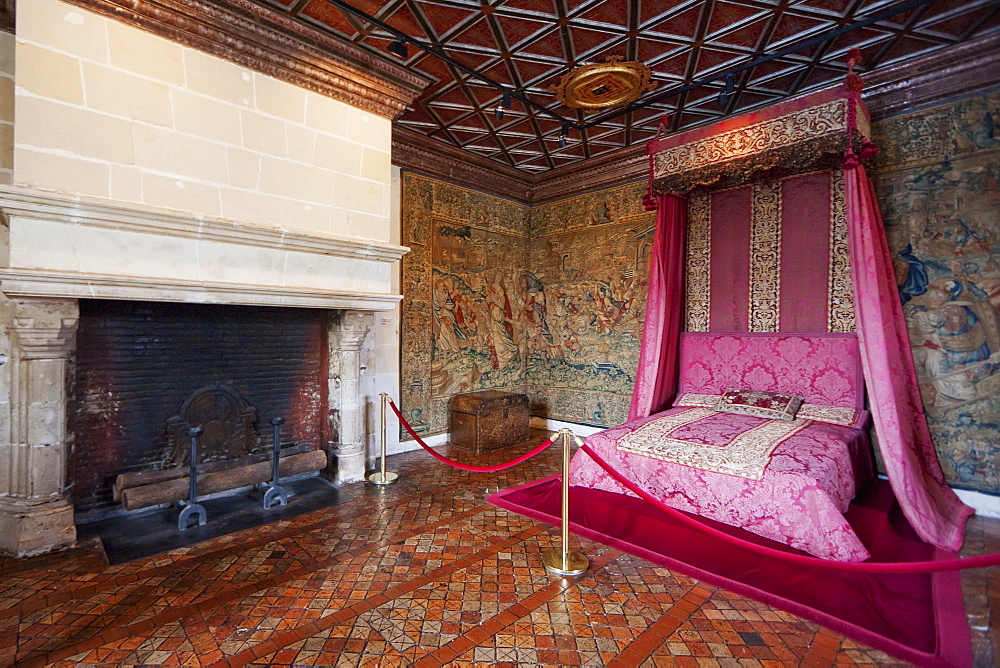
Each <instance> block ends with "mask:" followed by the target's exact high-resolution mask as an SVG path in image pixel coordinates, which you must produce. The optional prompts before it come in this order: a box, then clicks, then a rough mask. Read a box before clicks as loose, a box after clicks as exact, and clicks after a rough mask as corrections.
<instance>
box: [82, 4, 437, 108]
mask: <svg viewBox="0 0 1000 668" xmlns="http://www.w3.org/2000/svg"><path fill="white" fill-rule="evenodd" d="M65 1H66V2H68V3H69V4H72V5H77V6H79V7H83V8H84V9H88V10H91V11H94V12H97V13H98V14H101V15H103V16H107V17H110V18H113V19H116V20H118V21H121V22H123V23H127V24H130V25H133V26H136V27H138V28H142V29H143V30H146V31H148V32H151V33H153V34H155V35H158V36H160V37H164V38H166V39H169V40H171V41H174V42H177V43H179V44H183V45H185V46H188V47H191V48H194V49H198V50H199V51H203V52H205V53H209V54H211V55H214V56H217V57H219V58H224V59H226V60H229V61H232V62H234V63H237V64H239V65H242V66H244V67H248V68H250V69H252V70H255V71H257V72H260V73H261V74H265V75H267V76H272V77H274V78H276V79H281V80H282V81H287V82H289V83H292V84H295V85H297V86H301V87H303V88H306V89H309V90H312V91H315V92H317V93H320V94H321V95H325V96H327V97H331V98H333V99H336V100H340V101H341V102H345V103H347V104H350V105H352V106H354V107H357V108H359V109H363V110H365V111H369V112H371V113H373V114H377V115H379V116H382V117H384V118H389V119H394V118H396V117H397V116H399V115H400V114H401V113H402V112H403V111H404V110H405V109H406V107H407V105H408V104H410V103H411V102H413V100H414V99H416V97H417V96H418V95H419V94H420V92H421V91H422V90H423V89H424V88H425V87H426V86H427V84H428V83H429V82H428V81H427V80H426V79H424V78H423V77H421V76H418V75H416V74H414V73H412V72H410V71H407V70H404V69H402V68H399V67H396V66H395V65H393V64H392V63H391V62H389V61H388V60H383V59H381V58H378V57H376V56H374V55H372V54H371V53H369V52H367V51H364V50H362V49H359V48H357V47H355V46H353V45H351V44H350V43H348V42H342V41H340V40H336V39H334V38H332V37H330V36H328V35H324V34H322V33H320V32H318V31H315V30H312V29H310V28H308V27H307V26H305V25H302V24H299V23H297V22H295V21H292V20H290V19H288V18H286V17H284V16H281V15H280V14H278V13H276V12H274V11H271V10H268V9H267V8H265V7H261V6H259V5H256V4H254V3H251V2H247V0H224V1H221V0H220V1H219V2H215V3H210V2H205V1H203V0H65Z"/></svg>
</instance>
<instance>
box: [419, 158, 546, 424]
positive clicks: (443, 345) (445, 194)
mask: <svg viewBox="0 0 1000 668" xmlns="http://www.w3.org/2000/svg"><path fill="white" fill-rule="evenodd" d="M403 202H404V205H403V244H404V245H406V246H409V247H410V248H411V250H410V253H408V254H407V255H406V256H405V258H404V260H403V295H404V301H403V332H404V333H403V345H402V355H403V364H402V376H403V377H402V387H401V397H400V407H401V410H403V411H404V414H405V415H406V416H407V420H408V421H409V422H410V424H411V425H412V426H413V427H414V429H415V430H416V431H417V432H418V433H421V434H425V435H429V434H435V433H440V432H443V431H447V430H448V417H449V413H448V411H449V408H448V404H449V400H450V398H451V397H452V395H455V394H460V393H464V392H476V391H479V390H492V389H496V390H507V391H511V392H523V391H524V351H525V350H526V341H525V331H526V329H525V324H524V313H525V306H524V304H523V301H524V295H525V290H524V289H523V286H524V283H525V279H524V276H523V271H524V269H523V268H524V266H525V263H526V261H527V238H526V236H525V231H526V226H525V221H526V216H527V207H525V206H523V205H520V204H516V203H514V202H511V201H509V200H504V199H502V198H499V197H494V196H491V195H485V194H483V193H478V192H475V191H472V190H467V189H465V188H459V187H456V186H452V185H449V184H446V183H442V182H440V181H435V180H432V179H427V178H424V177H420V176H417V175H414V174H409V173H406V174H404V175H403Z"/></svg>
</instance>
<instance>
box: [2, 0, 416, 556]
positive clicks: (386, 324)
mask: <svg viewBox="0 0 1000 668" xmlns="http://www.w3.org/2000/svg"><path fill="white" fill-rule="evenodd" d="M169 5H170V10H169V11H164V10H163V7H164V4H163V3H162V2H159V0H157V2H149V1H147V0H140V1H138V2H135V1H129V2H127V3H124V2H120V0H32V1H31V2H19V3H17V6H16V12H17V16H16V22H15V26H16V35H12V34H9V33H6V32H0V79H2V80H4V81H6V83H7V84H8V85H5V86H0V138H4V139H3V141H0V553H6V554H15V555H29V554H36V553H40V552H44V551H47V550H52V549H58V548H62V547H66V546H69V545H72V543H73V541H74V539H75V525H74V522H75V519H76V517H75V514H76V513H75V507H74V502H76V503H77V504H80V506H81V507H83V506H85V505H86V504H90V505H91V506H92V507H95V506H100V505H101V504H103V503H106V502H107V490H106V483H105V482H100V481H98V482H96V483H95V481H94V479H93V478H94V477H97V478H102V479H103V478H106V477H107V475H110V473H109V471H112V470H114V467H116V466H121V467H124V468H128V467H130V466H141V465H146V464H149V462H148V461H145V462H144V460H143V458H146V459H147V460H148V459H149V458H150V457H152V458H154V459H155V457H158V456H161V455H160V454H155V455H150V454H149V453H148V452H146V453H145V454H143V453H139V454H136V452H133V451H132V450H130V449H129V448H131V447H133V446H128V447H125V446H124V445H122V443H121V442H119V436H120V433H119V432H120V431H122V430H125V431H130V430H131V431H132V432H136V429H137V426H136V425H137V424H140V423H142V421H143V420H144V419H146V418H143V417H142V416H138V417H137V416H136V415H132V416H131V417H129V416H127V415H125V414H124V413H126V412H127V411H124V410H123V409H122V407H121V403H120V402H122V401H127V400H128V399H129V397H130V396H131V395H129V392H132V391H133V390H132V389H130V388H128V387H126V386H124V385H123V384H122V382H121V381H122V380H123V379H122V378H118V379H115V380H108V379H104V378H101V377H100V374H101V373H102V372H103V371H110V370H112V369H111V368H112V367H113V366H114V365H113V364H110V363H109V364H107V365H105V364H102V362H101V360H100V355H102V354H106V353H105V352H103V349H101V348H100V346H97V348H95V345H97V343H98V341H97V339H98V338H100V337H99V335H98V334H97V333H95V331H94V330H93V329H92V328H91V324H92V321H91V317H92V316H93V315H94V311H95V309H96V310H100V309H102V308H103V309H105V310H106V311H108V312H113V311H116V309H118V310H122V309H119V308H118V307H120V306H121V304H122V303H127V304H126V306H128V308H124V309H123V312H131V313H133V315H134V312H135V309H139V310H140V311H142V310H143V309H145V310H147V311H149V312H154V311H155V312H157V313H161V314H165V318H166V319H165V320H164V322H165V323H166V322H170V319H171V318H174V320H176V319H177V317H181V316H182V317H181V319H183V318H185V317H197V314H198V313H202V312H204V313H205V314H209V313H210V312H212V310H213V308H216V307H217V308H218V309H220V311H219V312H222V311H225V312H227V313H232V311H227V309H236V310H237V311H239V310H240V309H245V311H239V312H241V313H250V312H253V313H257V314H259V313H264V315H261V316H259V317H258V316H255V318H257V320H256V322H267V321H269V320H274V319H275V318H279V319H280V318H281V317H285V318H287V319H289V320H292V319H297V317H293V316H291V315H289V314H290V313H294V312H297V311H302V312H305V311H310V312H314V313H319V314H320V315H319V316H318V317H317V318H316V319H315V320H314V321H313V322H312V325H309V327H312V328H313V329H316V328H320V331H319V332H318V334H317V336H318V339H315V338H314V339H313V340H312V343H309V344H308V345H305V344H303V345H305V347H304V348H302V349H301V350H300V352H299V353H295V352H294V351H292V352H289V351H287V350H286V351H284V352H282V353H280V354H281V355H283V356H286V357H289V358H297V359H298V363H299V365H300V366H303V367H307V371H308V372H306V371H303V369H301V368H300V369H298V370H297V371H296V373H297V374H299V380H300V381H301V382H302V386H301V389H295V390H290V392H291V394H287V393H286V394H285V395H283V396H284V398H282V395H281V393H280V392H279V393H278V395H274V396H272V395H265V396H261V397H259V398H257V399H255V400H254V401H255V402H256V403H257V404H258V405H257V406H256V409H257V410H258V415H257V427H256V429H258V430H259V429H260V428H261V425H260V423H261V422H264V423H265V424H266V422H267V421H268V420H269V419H270V418H271V417H272V416H271V415H262V414H260V411H265V412H269V413H270V412H276V411H277V410H278V407H279V405H282V406H284V407H282V408H281V409H280V410H281V411H282V412H287V413H288V415H286V416H285V417H287V418H293V417H295V418H296V419H298V417H299V416H305V415H307V414H309V413H310V412H312V413H318V414H317V415H315V416H313V417H311V418H309V419H310V421H311V422H312V424H311V426H309V427H308V428H301V429H300V428H299V427H293V426H292V425H289V426H288V427H287V429H288V433H289V434H290V436H291V437H292V438H293V439H294V440H296V441H297V442H301V443H303V446H304V447H309V448H313V449H321V450H324V451H326V452H327V454H328V462H327V470H326V475H327V476H329V477H331V478H333V479H334V480H335V481H338V482H345V481H352V480H360V479H361V478H363V476H364V471H365V466H366V461H365V460H366V454H367V453H368V452H369V451H370V450H371V449H372V448H373V446H374V445H375V443H374V439H373V437H372V434H373V433H374V432H375V431H376V428H375V425H374V424H373V423H372V421H371V417H370V416H371V414H373V413H377V411H372V410H370V409H369V406H370V405H371V404H373V403H374V402H375V401H377V396H378V393H379V392H383V391H384V392H388V393H391V394H396V391H397V389H398V382H399V380H398V364H399V307H398V303H399V300H400V298H401V297H400V294H399V278H398V272H399V268H398V267H399V259H400V258H401V257H402V255H403V254H404V253H405V252H406V251H407V249H406V248H403V247H402V246H399V245H398V244H397V243H394V242H395V241H398V239H399V221H398V216H397V215H395V214H394V213H393V206H392V199H393V195H392V192H393V187H394V185H393V184H394V176H393V168H392V166H391V160H390V149H391V122H392V119H393V118H395V117H396V116H397V115H398V114H399V113H400V112H401V111H402V110H403V109H404V108H406V106H407V105H408V104H409V103H411V102H412V101H413V100H414V99H415V98H416V96H417V95H419V93H420V91H421V90H422V88H423V87H424V86H425V85H426V84H427V82H426V81H425V80H424V79H422V78H420V77H416V76H414V75H412V74H411V73H409V72H408V71H406V70H404V69H402V68H400V67H399V66H398V65H397V64H395V63H393V62H391V60H389V59H385V58H381V57H379V56H376V55H373V54H370V53H367V52H362V51H360V50H358V49H357V48H356V47H355V46H354V45H351V44H349V43H346V42H345V43H339V42H337V41H335V40H332V39H323V40H316V39H314V37H315V35H313V34H312V32H310V30H309V28H308V27H306V26H297V25H287V24H286V23H285V22H282V21H281V20H280V17H277V16H276V15H274V14H273V13H271V12H269V11H268V10H267V9H266V8H263V7H261V8H259V9H258V10H255V13H249V12H244V11H241V10H239V9H233V8H232V7H228V6H227V7H224V6H221V5H219V3H214V2H210V1H207V0H184V1H183V2H175V1H174V0H171V1H170V2H169ZM290 31H291V32H296V31H300V32H301V31H305V34H304V35H303V37H304V39H298V38H293V37H292V36H291V35H290ZM116 304H117V305H118V306H116ZM200 307H205V308H204V310H201V309H200ZM269 309H274V312H273V314H270V315H269V314H267V311H268V310H269ZM219 312H217V313H216V315H214V316H212V317H221V318H222V319H223V320H225V319H226V318H228V317H231V316H229V315H221V316H220V315H218V313H219ZM170 313H173V315H172V316H170V315H169V314H170ZM275 314H278V315H275ZM119 315H121V314H119ZM175 316H176V317H175ZM115 317H118V316H115ZM207 317H208V315H206V318H207ZM236 317H239V316H236ZM81 318H82V324H81ZM206 322H207V321H206ZM175 324H176V323H175ZM171 326H173V325H171ZM196 329H197V328H196ZM266 329H267V328H266V327H264V328H263V329H260V328H258V327H257V326H256V325H255V326H254V327H247V331H246V332H245V334H246V335H247V337H249V338H247V339H246V340H245V341H243V342H242V343H239V344H237V347H240V346H242V347H244V348H255V347H256V348H259V347H261V346H263V343H262V342H261V341H262V338H261V337H264V338H266V337H267V336H269V334H267V332H266V331H264V330H266ZM254 331H256V332H257V333H256V334H254ZM262 332H263V333H262ZM314 333H315V332H314ZM201 335H202V336H205V332H204V331H202V334H201ZM81 337H84V338H83V339H81ZM102 345H103V344H102ZM129 345H132V346H133V347H136V346H140V345H144V344H140V343H139V342H137V341H133V342H132V343H131V344H129ZM310 346H311V347H310ZM317 346H321V348H320V349H317ZM205 347H206V348H211V347H212V346H210V345H206V346H205ZM292 347H293V348H294V345H293V346H292ZM78 352H79V353H80V355H81V356H82V357H80V358H79V359H78V357H77V353H78ZM173 354H174V351H173V350H172V349H171V350H166V351H165V352H164V355H165V356H166V357H167V358H169V357H170V356H171V355H173ZM230 354H231V353H226V355H230ZM265 356H266V353H265ZM196 363H198V364H200V363H201V362H200V361H196ZM250 366H253V364H250V363H248V368H249V367H250ZM262 368H264V369H265V370H263V371H261V370H260V369H259V368H258V369H257V370H256V371H252V373H250V375H248V376H241V375H240V374H239V373H236V372H234V371H233V370H232V369H231V368H228V369H227V367H226V365H225V363H224V362H223V363H221V365H220V367H219V369H220V370H219V372H218V374H216V376H213V375H211V374H209V375H207V376H203V377H198V378H195V376H197V374H193V373H192V374H191V376H192V385H194V387H186V388H184V391H185V392H192V391H195V390H197V389H198V387H208V386H211V385H212V384H213V383H221V385H222V386H225V387H228V388H229V389H231V390H233V392H235V393H236V395H237V396H238V397H241V398H240V399H234V401H236V402H237V404H239V401H242V400H244V399H246V395H250V394H253V393H254V392H255V391H256V389H253V388H257V389H259V388H260V387H261V384H263V385H266V384H267V383H266V381H265V380H263V377H264V376H267V371H266V367H262ZM78 370H82V372H83V373H84V374H85V376H86V377H82V376H78V375H77V372H78ZM128 373H133V372H132V371H129V372H128ZM136 373H149V374H156V373H158V372H157V371H156V369H155V368H151V369H145V370H140V371H138V372H136ZM254 374H257V375H254ZM307 376H308V378H307ZM285 380H288V379H287V378H286V379H285ZM165 382H167V381H165ZM282 382H283V383H284V382H285V381H284V380H283V381H282ZM296 382H298V381H296ZM81 383H82V384H81ZM179 383H181V380H179V379H178V377H172V378H171V379H170V380H169V381H168V382H167V385H168V386H167V387H166V390H169V388H170V387H173V388H174V390H176V392H177V394H176V395H172V398H171V399H170V401H171V402H174V403H176V402H177V401H178V400H180V401H183V398H182V396H181V389H180V388H179V387H178V384H179ZM126 385H127V384H126ZM123 388H124V389H123ZM147 389H149V388H147ZM126 390H127V391H126ZM102 391H103V392H104V396H98V395H100V393H101V392H102ZM296 392H299V393H300V394H304V395H310V396H314V397H316V396H319V397H320V399H321V401H318V402H313V403H311V404H310V405H308V406H299V407H294V406H293V407H291V408H289V407H288V406H289V404H288V401H290V399H289V396H296ZM87 393H91V396H89V399H86V400H84V399H82V398H81V397H80V396H78V395H81V394H84V395H86V394H87ZM166 393H167V394H169V393H170V392H166ZM74 396H76V397H77V398H76V399H74ZM81 401H83V402H84V404H85V405H84V404H81V403H80V402H81ZM87 401H90V403H89V404H86V402H87ZM102 402H103V403H102ZM116 402H118V403H116ZM282 402H284V404H282ZM306 403H309V402H306ZM139 404H141V402H140V401H138V400H137V402H136V405H135V406H130V407H129V410H132V411H133V412H135V411H139V412H142V411H144V410H147V409H145V408H141V407H140V406H139ZM248 405H249V402H248ZM81 406H83V407H82V408H81ZM179 408H180V407H179V406H171V407H170V409H171V410H172V411H177V410H179ZM150 410H151V409H150ZM161 410H162V409H161ZM81 411H83V412H81ZM86 411H91V412H90V413H89V414H87V413H86ZM115 411H118V412H121V413H122V414H121V415H114V413H115ZM147 412H148V411H147ZM85 414H86V415H89V417H86V419H84V418H85ZM171 415H173V413H171ZM102 417H104V418H107V419H105V420H104V422H102ZM161 417H162V415H160V416H156V417H155V418H149V419H152V420H153V421H154V422H155V421H159V420H160V419H161ZM88 420H89V421H90V423H89V425H88V424H84V423H87V421H88ZM84 427H85V428H84ZM102 429H105V430H106V431H103V432H102ZM296 429H300V430H299V431H295V430H296ZM136 433H138V432H136ZM151 434H152V432H147V433H145V435H141V436H138V437H137V439H138V441H141V440H142V439H143V438H146V439H150V438H152V439H153V440H154V441H155V439H156V438H159V436H153V435H151ZM257 438H258V439H260V438H263V436H262V435H260V434H258V435H257ZM98 441H107V442H106V443H98ZM109 443H110V445H109ZM153 445H154V448H153V450H154V451H156V452H158V453H161V452H162V447H161V448H160V449H159V450H157V449H156V447H155V446H156V443H154V444H153ZM162 445H163V444H162V443H160V446H162ZM389 445H390V447H392V446H393V445H396V444H394V443H390V444H389ZM95 448H96V449H95ZM390 451H392V450H390ZM94 453H98V454H94ZM88 458H89V459H91V460H94V461H97V460H101V459H102V458H105V459H111V460H118V461H111V462H105V463H102V464H101V465H100V466H102V467H104V468H103V469H101V470H100V471H99V473H97V474H95V475H94V476H92V477H91V479H87V478H86V476H82V475H78V474H77V473H78V472H74V471H73V470H72V468H71V467H75V466H78V465H86V463H87V461H88ZM105 464H106V466H105ZM88 485H89V488H88V489H84V487H87V486H88ZM102 485H104V487H102ZM78 486H79V487H80V489H77V487H78ZM85 499H89V500H87V501H86V502H85V501H84V500H85Z"/></svg>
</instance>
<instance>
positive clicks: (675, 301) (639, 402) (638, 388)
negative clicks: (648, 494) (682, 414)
mask: <svg viewBox="0 0 1000 668" xmlns="http://www.w3.org/2000/svg"><path fill="white" fill-rule="evenodd" d="M656 204H657V207H656V232H655V233H654V234H653V250H652V257H651V258H650V261H649V294H648V296H647V298H646V320H645V325H644V326H643V330H642V347H641V348H640V350H639V368H638V369H637V370H636V374H635V389H634V390H633V392H632V404H631V405H630V406H629V411H628V419H629V420H635V419H637V418H643V417H646V416H648V415H652V414H653V413H657V412H659V411H661V410H663V409H665V408H667V407H668V406H669V405H670V400H671V399H672V398H673V396H674V391H675V390H676V388H677V352H678V348H679V345H678V344H679V342H680V333H681V324H682V323H683V321H684V258H685V243H684V240H685V236H686V234H687V199H686V198H684V197H682V196H680V195H659V196H658V197H657V200H656Z"/></svg>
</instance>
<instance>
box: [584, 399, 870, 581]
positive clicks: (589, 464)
mask: <svg viewBox="0 0 1000 668" xmlns="http://www.w3.org/2000/svg"><path fill="white" fill-rule="evenodd" d="M681 410H685V409H684V408H672V409H670V410H667V411H664V412H662V413H659V414H656V415H652V416H650V417H647V418H643V419H640V420H635V421H633V422H629V423H626V424H623V425H621V426H619V427H615V428H613V429H608V430H606V431H602V432H599V433H597V434H594V435H592V436H590V437H588V438H587V439H586V442H587V444H588V445H589V446H590V447H591V448H593V449H594V450H595V451H596V452H597V454H598V455H600V456H601V457H602V458H603V459H604V460H605V461H606V462H608V463H609V464H610V465H611V466H613V467H614V468H615V469H616V470H617V471H618V472H619V473H621V474H622V475H623V476H625V477H627V478H628V479H629V480H631V481H633V482H635V483H636V484H638V485H640V486H641V487H642V488H643V489H644V490H646V491H647V492H649V493H650V494H653V495H654V496H656V497H657V498H658V499H660V500H661V501H662V502H663V503H665V504H667V505H669V506H672V507H674V508H677V509H679V510H684V511H688V512H692V513H697V514H699V515H703V516H705V517H709V518H711V519H713V520H717V521H719V522H724V523H726V524H730V525H732V526H738V527H742V528H743V529H746V530H747V531H751V532H753V533H756V534H758V535H760V536H764V537H766V538H770V539H772V540H776V541H779V542H781V543H785V544H786V545H790V546H792V547H795V548H798V549H800V550H803V551H805V552H809V553H810V554H813V555H816V556H817V557H822V558H824V559H835V560H839V561H863V560H864V559H867V558H868V556H869V555H868V551H867V550H866V549H865V547H864V545H862V544H861V541H860V540H859V539H858V537H857V536H856V535H855V533H854V531H853V530H852V529H851V527H850V525H849V524H848V523H847V520H845V519H844V516H843V513H844V512H845V511H846V510H847V506H848V504H849V503H850V501H851V499H852V498H854V496H855V493H856V491H857V488H856V482H855V481H862V482H864V481H867V480H868V479H870V478H871V477H872V475H873V470H874V469H873V464H872V460H871V454H870V452H871V449H870V447H869V446H868V442H867V437H866V436H865V434H864V432H863V431H861V430H859V429H853V428H850V427H842V426H838V425H833V424H827V423H824V422H814V423H813V424H811V425H809V426H808V427H806V428H804V429H802V430H800V431H798V432H797V433H795V434H794V435H793V436H791V437H789V438H788V439H786V440H785V441H784V442H782V443H781V444H780V445H778V447H777V448H775V450H774V452H773V453H772V454H771V461H770V463H769V464H768V465H767V468H766V469H765V471H764V475H763V479H762V480H759V481H756V480H750V479H747V478H741V477H736V476H732V475H726V474H724V473H713V472H711V471H703V470H700V469H697V468H692V467H689V466H684V465H682V464H676V463H672V462H668V461H662V460H659V459H654V458H652V457H646V456H642V455H637V454H632V453H628V452H623V451H621V450H619V449H618V448H617V447H616V441H617V439H619V438H620V437H622V436H624V435H625V434H627V433H630V432H632V431H635V430H636V429H638V428H639V427H641V426H642V425H644V424H646V423H647V422H650V421H651V420H655V419H656V418H658V417H661V416H663V415H668V414H673V413H675V412H678V411H681ZM731 417H732V418H733V419H734V420H737V421H739V422H741V423H743V422H745V421H746V420H748V419H749V420H761V421H762V422H763V420H762V419H761V418H748V417H747V416H737V415H732V416H731ZM717 419H719V418H717ZM722 419H724V418H722ZM570 484H571V485H577V486H581V487H591V488H594V489H603V490H606V491H609V492H617V493H619V494H629V495H631V492H629V491H628V490H626V489H625V488H624V487H622V486H621V485H619V484H618V482H616V481H615V480H614V479H613V478H612V477H611V476H609V475H608V474H607V473H605V472H604V470H603V469H602V468H601V467H600V466H598V465H597V464H596V463H595V462H594V461H593V460H592V459H591V458H590V457H589V456H588V455H587V454H586V453H585V452H582V451H581V452H577V453H576V455H575V456H574V457H573V461H572V464H571V467H570Z"/></svg>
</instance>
